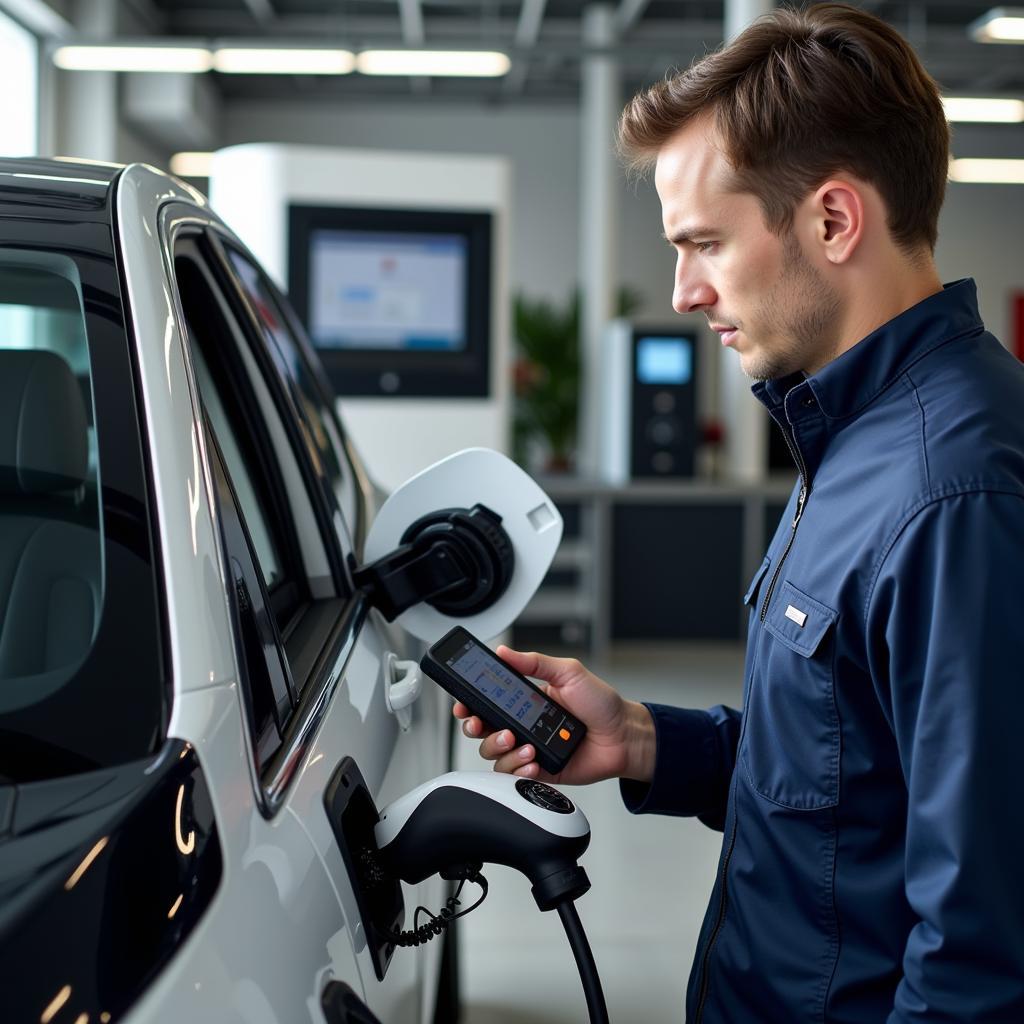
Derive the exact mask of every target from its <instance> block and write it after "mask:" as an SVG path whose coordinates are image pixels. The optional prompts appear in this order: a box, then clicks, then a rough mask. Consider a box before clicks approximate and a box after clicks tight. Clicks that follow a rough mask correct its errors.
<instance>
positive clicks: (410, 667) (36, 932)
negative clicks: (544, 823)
mask: <svg viewBox="0 0 1024 1024" xmlns="http://www.w3.org/2000/svg"><path fill="white" fill-rule="evenodd" d="M328 396H329V389H328V388H327V386H326V385H325V382H324V378H323V375H322V371H321V370H320V368H319V365H318V363H317V360H316V357H315V355H314V354H313V352H312V350H311V348H310V346H309V344H308V342H307V341H306V340H305V337H304V335H303V333H302V330H301V327H299V325H298V324H297V322H296V319H295V317H294V314H293V313H292V312H291V310H290V308H289V307H288V305H287V303H286V302H285V301H284V299H283V298H282V297H281V295H280V294H278V292H277V291H276V290H275V289H274V287H273V286H272V285H271V284H270V282H269V281H268V279H267V278H266V276H265V275H264V273H263V271H262V270H261V269H260V268H259V266H258V265H257V264H256V262H255V261H254V260H253V258H252V256H251V255H250V254H249V253H248V252H247V250H246V249H245V247H244V246H243V245H242V244H241V243H240V242H239V241H238V239H237V238H235V237H234V235H233V234H232V233H231V232H230V231H229V230H228V229H227V228H226V227H225V226H224V225H223V224H222V223H221V222H220V221H219V220H218V219H217V218H216V216H215V215H214V214H213V213H212V212H211V211H210V209H209V208H208V207H207V205H206V203H205V201H204V200H203V198H202V197H201V196H199V195H198V194H197V193H195V192H194V191H193V190H191V189H190V188H188V187H187V186H185V185H183V184H181V183H180V182H177V181H175V180H174V179H172V178H169V177H167V176H166V175H163V174H160V173H159V172H156V171H154V170H153V169H151V168H147V167H143V166H140V165H133V166H130V167H127V168H120V167H114V166H100V165H92V164H76V163H70V162H56V161H14V160H6V161H0V1019H2V1020H3V1021H5V1022H10V1024H14V1022H21V1021H25V1022H32V1024H35V1022H41V1024H50V1022H53V1024H65V1022H66V1024H103V1022H107V1021H117V1020H127V1021H133V1022H141V1021H145V1022H168V1024H170V1022H174V1024H180V1022H181V1021H189V1022H203V1021H211V1022H213V1021H216V1022H218V1024H228V1022H235V1021H237V1022H246V1024H263V1022H281V1024H286V1022H287V1024H292V1022H302V1021H312V1022H315V1024H321V1022H324V1021H326V1022H328V1024H341V1022H363V1024H365V1022H368V1021H372V1020H374V1019H379V1020H381V1021H383V1022H385V1024H406V1022H408V1024H420V1022H429V1021H430V1020H431V1019H432V1018H434V1019H437V1020H441V1021H444V1020H453V1019H454V1018H455V1013H456V1011H455V1009H454V1006H453V1003H452V1000H451V998H450V994H451V993H450V983H451V981H452V971H451V969H450V964H449V965H448V967H449V969H448V970H447V971H446V972H442V970H441V958H442V952H443V949H444V948H445V947H446V943H445V941H443V940H441V939H438V941H435V942H430V943H427V944H426V945H422V946H418V947H416V948H399V949H397V950H396V949H395V947H394V944H393V941H392V938H391V937H389V936H388V934H387V932H388V930H389V929H391V930H394V929H397V928H399V927H401V926H403V925H402V922H403V921H404V927H405V928H407V929H408V928H410V927H411V926H412V923H413V920H412V919H413V910H414V908H415V907H416V906H419V905H422V906H424V907H426V908H428V909H430V910H432V911H433V912H434V913H436V912H437V911H438V910H439V909H440V908H441V907H442V906H443V905H444V902H445V898H446V896H447V895H448V893H449V891H450V890H449V888H448V883H445V882H442V881H441V880H440V879H439V878H438V877H436V876H435V877H433V878H430V879H428V880H427V881H425V882H424V883H422V884H421V885H420V886H418V887H416V888H415V889H414V890H406V892H405V895H404V903H403V895H402V890H401V889H400V888H399V887H398V884H397V883H393V882H387V881H385V883H384V884H375V885H374V886H367V885H364V882H365V879H364V877H363V873H365V872H366V871H367V870H368V868H367V864H366V863H365V858H366V857H367V856H371V855H372V851H371V854H368V853H367V850H366V845H367V844H366V842H364V839H365V837H366V836H367V834H370V835H371V836H372V824H373V822H374V821H375V820H376V813H377V810H378V809H379V808H382V807H383V806H384V805H385V804H387V803H389V802H390V801H391V800H393V799H395V798H396V797H398V796H400V795H401V794H403V793H405V792H407V791H408V790H410V789H412V788H413V787H415V786H417V785H419V784H420V783H422V782H424V781H425V780H427V779H430V778H431V777H433V776H436V775H439V774H441V773H442V772H444V771H446V770H448V769H449V767H450V757H451V754H450V750H451V747H450V738H451V729H450V723H451V716H450V711H449V708H450V700H449V699H448V698H447V697H446V695H445V694H443V693H442V692H441V691H440V690H439V689H438V688H437V687H435V686H434V685H433V684H431V683H429V682H428V683H426V684H423V683H422V682H421V679H420V676H419V670H418V667H417V665H416V659H418V657H419V655H420V653H421V652H422V649H423V640H430V639H434V638H439V637H440V636H441V635H442V633H443V632H445V630H446V629H447V628H448V627H449V626H450V625H453V624H455V623H456V622H461V623H463V624H465V625H466V626H467V627H468V628H470V629H471V630H472V629H474V625H475V626H476V627H477V630H476V631H477V632H478V633H479V634H480V635H481V636H482V637H483V638H484V639H488V638H490V637H493V636H495V635H497V634H498V633H499V632H501V631H502V630H503V629H505V628H507V626H508V625H509V624H510V623H511V621H512V619H513V618H514V616H515V615H516V614H518V611H519V610H521V608H522V606H523V605H524V604H525V603H526V601H527V600H528V599H529V597H530V596H531V594H532V592H533V590H534V589H535V588H536V587H537V586H538V585H539V583H540V580H541V578H542V576H543V573H544V571H545V570H546V568H547V565H548V563H549V562H550V559H551V557H552V556H553V554H554V549H555V547H556V546H557V542H558V536H559V535H560V532H561V521H560V519H559V518H558V515H557V512H555V511H554V508H553V506H551V505H550V503H549V502H546V499H545V497H544V495H543V494H542V492H539V490H536V489H535V485H532V484H531V483H530V482H529V481H528V480H526V478H525V476H524V478H523V479H524V481H526V482H525V483H524V484H523V487H522V490H523V493H524V494H526V495H527V496H528V498H527V499H524V500H526V505H525V506H524V511H525V512H528V513H529V522H530V524H531V525H530V527H529V528H524V529H520V527H519V526H518V525H517V516H515V515H512V516H510V515H508V514H507V513H502V512H500V511H498V512H497V514H495V508H496V505H497V504H500V503H501V502H503V501H505V502H507V501H508V500H509V499H508V493H510V492H516V493H518V492H519V490H520V487H519V485H518V484H517V485H516V486H514V487H511V488H509V487H507V480H506V481H505V483H504V484H502V485H500V486H499V485H498V484H496V483H494V482H493V481H492V480H491V478H490V477H489V470H488V469H487V468H486V467H487V466H493V465H494V461H493V460H495V459H499V460H500V459H502V458H503V457H501V456H497V455H496V454H495V453H487V452H482V451H479V450H477V451H473V452H467V453H464V454H463V455H462V456H456V457H455V458H454V459H453V460H447V461H446V462H442V463H440V464H438V466H437V467H434V468H433V469H429V470H427V471H425V472H424V473H422V474H420V475H419V476H418V477H416V478H414V479H413V480H412V481H411V482H410V483H409V484H408V485H406V486H405V487H404V488H400V489H399V490H398V491H397V492H396V493H395V494H394V495H392V497H391V498H390V499H389V500H388V502H387V503H385V504H384V505H383V507H381V498H382V495H380V494H379V492H378V491H376V489H375V488H374V487H373V486H372V484H371V483H370V478H369V476H368V474H367V471H366V469H364V467H363V466H362V465H361V463H360V461H359V458H358V456H357V454H356V453H355V451H354V450H353V448H352V446H351V444H350V443H349V442H348V441H347V439H346V437H345V434H344V431H343V428H342V426H341V424H340V422H339V420H338V419H337V417H336V414H335V412H334V408H333V405H332V401H331V399H330V398H329V397H328ZM508 465H509V466H511V464H508ZM480 467H484V468H483V469H481V468H480ZM371 468H372V467H371ZM504 472H505V469H501V470H500V472H499V473H498V476H501V473H504ZM515 472H519V471H518V470H516V471H515ZM494 480H497V477H495V478H494ZM531 486H533V487H534V489H535V490H534V492H531V491H530V487H531ZM498 492H502V493H498ZM439 496H440V497H441V500H439ZM445 498H447V499H448V500H444V499H445ZM432 503H433V504H432ZM378 513H379V514H378ZM502 519H504V522H503V523H502V521H501V520H502ZM525 521H526V520H525V517H524V522H525ZM531 530H532V532H531ZM517 531H518V532H517ZM439 553H440V554H439ZM453 562H454V563H455V565H456V569H455V571H454V572H452V571H449V569H448V568H446V566H451V565H452V564H453ZM425 601H426V602H427V603H424V602H425ZM391 620H393V621H391ZM410 630H411V632H410ZM447 946H448V947H450V946H451V943H450V942H449V943H447ZM449 951H450V948H449ZM442 974H444V979H446V980H442V982H441V983H440V984H439V981H438V979H439V977H441V976H442ZM435 1013H436V1017H435Z"/></svg>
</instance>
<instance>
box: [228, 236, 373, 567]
mask: <svg viewBox="0 0 1024 1024" xmlns="http://www.w3.org/2000/svg"><path fill="white" fill-rule="evenodd" d="M226 250H227V255H228V259H229V260H230V262H231V266H232V267H233V268H234V270H235V272H236V273H237V275H238V279H239V282H240V284H241V286H242V289H243V291H244V292H245V295H246V297H247V298H248V300H249V304H250V306H251V307H252V311H253V314H254V316H255V317H256V320H257V321H258V323H259V325H260V328H261V330H262V331H263V333H264V335H265V337H266V339H267V345H268V347H269V348H270V350H271V352H272V354H273V355H274V357H275V359H276V360H277V362H278V365H279V368H280V369H281V371H282V374H283V376H284V377H285V379H286V380H287V381H288V384H289V387H290V388H291V389H292V396H293V398H294V400H295V403H296V405H297V407H298V408H299V410H300V414H301V415H302V417H303V420H304V423H305V426H306V428H307V431H308V440H309V442H310V447H311V449H312V451H313V452H314V455H315V459H316V461H317V463H318V465H317V470H318V472H319V473H320V474H322V475H323V477H324V478H325V480H326V483H327V486H328V487H329V489H330V490H331V492H332V493H333V495H334V498H335V500H336V501H337V504H338V508H339V509H340V510H341V514H342V516H343V517H344V524H345V528H346V531H348V529H349V528H350V527H356V526H357V524H360V523H361V516H362V505H361V502H362V496H361V494H360V490H359V486H358V483H357V477H356V471H355V469H354V467H353V466H352V463H351V461H350V460H349V458H348V453H347V449H346V446H345V443H344V435H343V433H342V428H341V425H340V423H339V422H338V418H337V416H336V415H335V413H334V410H333V408H332V407H331V401H332V397H331V396H332V392H331V391H330V390H329V386H327V385H326V384H325V383H324V381H322V380H319V379H318V375H317V373H316V367H315V365H314V362H313V360H315V358H316V357H315V356H314V355H312V354H311V350H310V349H309V346H308V345H304V344H303V342H302V340H301V339H300V338H299V336H298V335H297V333H296V331H295V330H294V329H293V327H292V325H291V323H290V322H289V321H290V318H289V316H288V315H287V312H286V311H285V309H284V307H283V303H282V302H281V301H280V300H279V298H278V296H277V294H276V290H275V289H274V287H273V285H271V284H270V282H269V281H268V280H267V278H266V276H265V275H264V274H263V273H262V272H261V271H260V270H259V269H258V268H257V266H256V265H255V264H254V263H252V261H250V260H249V259H248V258H247V257H246V256H244V255H242V253H240V252H239V251H238V250H237V249H235V248H233V247H231V246H226ZM349 547H351V538H349Z"/></svg>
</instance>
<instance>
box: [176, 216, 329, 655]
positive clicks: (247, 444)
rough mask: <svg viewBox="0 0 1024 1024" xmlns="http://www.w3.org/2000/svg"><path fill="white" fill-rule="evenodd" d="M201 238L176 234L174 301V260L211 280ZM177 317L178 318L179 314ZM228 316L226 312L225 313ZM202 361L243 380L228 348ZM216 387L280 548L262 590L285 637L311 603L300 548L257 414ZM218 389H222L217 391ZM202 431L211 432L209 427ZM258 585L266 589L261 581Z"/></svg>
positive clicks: (248, 401) (244, 399) (226, 386)
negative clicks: (273, 576)
mask: <svg viewBox="0 0 1024 1024" xmlns="http://www.w3.org/2000/svg"><path fill="white" fill-rule="evenodd" d="M201 237H202V236H201V235H200V234H194V233H192V232H189V231H187V230H185V231H182V232H180V233H179V234H178V236H177V238H176V239H175V242H174V248H173V250H172V254H173V257H174V263H175V283H176V284H178V285H179V295H180V281H179V275H178V271H177V264H178V261H179V260H184V261H186V262H188V263H190V264H191V265H192V266H193V267H194V268H195V270H196V272H197V273H198V274H199V275H200V276H201V277H203V279H204V281H203V283H204V284H205V285H206V286H208V287H210V286H211V282H210V281H207V280H206V279H205V278H206V272H209V273H211V276H212V271H211V268H210V261H209V259H208V258H207V255H206V253H204V252H203V249H202V245H201V244H197V243H198V240H199V239H200V238H201ZM215 291H216V292H217V293H219V297H222V298H224V299H225V301H227V298H226V296H224V294H223V292H224V289H223V288H222V287H221V285H220V282H219V281H217V280H216V277H214V278H213V281H212V287H210V292H211V294H210V296H209V299H210V301H212V302H213V303H214V304H215V305H217V304H218V294H215ZM204 301H205V297H204ZM182 312H183V313H184V310H182ZM229 312H232V311H231V310H230V308H229ZM214 315H217V316H220V317H222V318H223V319H224V320H225V321H227V320H228V318H227V317H224V316H223V313H222V312H221V311H220V310H217V311H216V313H215V314H214ZM226 326H227V327H228V329H229V331H231V325H230V323H226ZM185 327H186V329H188V330H191V329H192V327H191V324H190V323H189V318H188V317H187V316H186V317H185ZM231 333H233V331H231ZM237 340H238V341H239V342H240V343H243V344H244V343H245V342H246V341H247V340H248V339H245V338H241V339H237ZM191 341H194V343H195V344H197V345H200V347H201V348H202V347H203V346H202V343H201V341H200V338H199V337H196V338H194V339H191ZM203 355H204V358H205V359H206V362H207V364H208V365H209V367H210V371H211V372H212V373H213V374H214V377H215V378H216V377H217V376H218V375H220V374H222V373H226V374H227V376H228V377H229V378H230V379H232V380H244V379H246V377H247V376H248V371H247V370H246V367H245V363H244V361H243V359H242V356H241V354H240V353H239V352H238V351H237V350H236V349H235V348H234V347H233V346H230V345H228V346H225V347H224V348H223V350H220V349H219V350H218V351H217V352H216V353H207V352H205V351H204V353H203ZM217 383H218V390H219V391H220V392H221V401H223V402H224V404H225V405H226V406H228V409H227V411H228V416H229V418H230V419H231V420H232V422H233V423H235V422H236V418H237V426H238V427H239V431H238V435H237V437H236V441H237V442H238V443H239V444H240V446H241V447H242V449H243V451H244V453H245V456H246V462H247V464H248V465H249V466H250V467H251V468H252V469H254V470H255V473H253V477H254V479H253V484H254V485H255V487H256V489H257V492H258V495H259V498H260V500H261V506H262V510H263V511H264V513H265V514H266V516H267V518H268V519H269V520H270V522H269V523H268V525H269V526H270V528H271V532H272V534H273V536H274V539H275V541H276V542H277V544H278V546H279V548H280V551H279V554H280V557H281V560H282V562H283V563H284V564H283V566H282V569H283V570H284V578H283V579H282V580H280V581H278V582H276V583H275V584H274V585H273V586H271V585H269V584H267V592H268V595H269V603H270V607H271V609H272V610H273V612H274V617H275V619H276V620H277V625H278V628H279V630H280V632H281V634H282V635H283V636H287V635H288V633H289V632H290V631H291V630H292V629H293V628H294V625H295V623H296V621H297V620H298V619H299V618H300V617H301V615H302V614H303V611H304V609H305V608H306V607H307V606H308V604H309V603H310V601H311V600H312V598H311V595H310V593H309V587H308V584H307V581H306V573H305V566H304V564H303V558H302V547H301V544H300V543H299V539H298V534H297V533H296V529H295V523H294V521H293V518H292V513H291V509H290V508H289V507H288V503H287V501H286V500H285V499H284V498H283V495H284V494H286V493H287V489H286V487H285V484H284V479H283V478H282V476H281V471H280V469H279V467H278V465H277V461H276V460H275V459H273V458H271V457H269V455H268V453H269V452H271V451H273V444H272V442H271V437H270V432H269V431H268V429H267V427H266V424H265V422H264V420H263V417H262V415H261V411H260V409H259V408H258V407H257V405H256V401H255V398H254V396H253V395H252V393H251V390H250V389H249V388H248V387H239V388H232V387H231V386H230V382H229V381H225V380H223V379H221V380H219V381H218V382H217ZM197 384H198V382H197ZM220 385H223V387H221V386H220ZM199 397H200V404H202V395H200V396H199ZM205 411H206V410H205V406H204V412H205ZM207 425H208V427H210V429H211V430H212V425H211V424H207ZM236 498H237V494H236ZM257 564H258V563H257ZM264 582H265V583H266V581H264Z"/></svg>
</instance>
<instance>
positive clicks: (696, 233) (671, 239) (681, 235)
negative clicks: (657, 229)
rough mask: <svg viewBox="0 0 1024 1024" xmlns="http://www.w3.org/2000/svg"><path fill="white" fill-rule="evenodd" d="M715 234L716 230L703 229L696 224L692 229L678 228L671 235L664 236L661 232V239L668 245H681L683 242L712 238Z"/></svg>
mask: <svg viewBox="0 0 1024 1024" xmlns="http://www.w3.org/2000/svg"><path fill="white" fill-rule="evenodd" d="M717 233H718V229H717V228H711V227H704V226H702V225H699V224H698V225H694V226H693V227H683V228H680V229H679V230H678V231H675V232H673V234H672V235H666V234H665V233H664V232H662V238H664V239H665V240H666V241H667V242H668V243H669V244H670V245H683V244H684V243H685V242H689V241H692V240H693V239H694V238H705V239H706V238H714V237H715V236H716V235H717Z"/></svg>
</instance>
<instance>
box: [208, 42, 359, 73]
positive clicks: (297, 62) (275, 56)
mask: <svg viewBox="0 0 1024 1024" xmlns="http://www.w3.org/2000/svg"><path fill="white" fill-rule="evenodd" d="M355 64H356V59H355V57H354V56H353V54H352V53H351V52H349V51H348V50H314V49H290V50H288V49H257V48H255V47H225V48H223V49H220V50H217V51H216V52H215V53H214V55H213V67H214V70H216V71H221V72H224V73H225V74H229V75H347V74H348V73H349V72H350V71H351V70H352V69H353V68H354V67H355Z"/></svg>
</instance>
